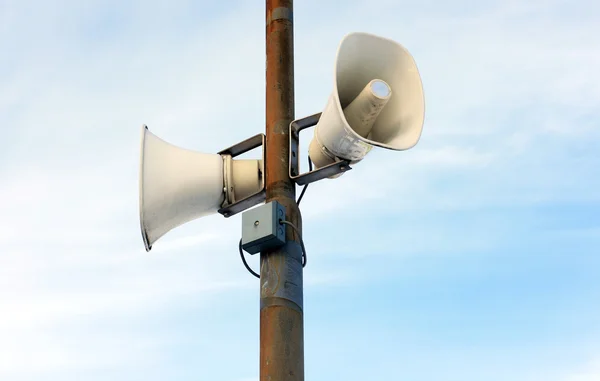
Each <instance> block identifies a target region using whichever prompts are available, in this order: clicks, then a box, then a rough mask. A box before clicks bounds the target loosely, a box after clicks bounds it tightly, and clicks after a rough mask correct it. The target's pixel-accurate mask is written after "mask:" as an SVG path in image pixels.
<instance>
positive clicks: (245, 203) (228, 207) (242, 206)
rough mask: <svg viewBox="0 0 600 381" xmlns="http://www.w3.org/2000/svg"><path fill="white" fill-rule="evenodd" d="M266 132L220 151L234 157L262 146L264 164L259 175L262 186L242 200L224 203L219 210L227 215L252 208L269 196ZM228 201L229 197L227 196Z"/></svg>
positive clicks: (221, 153)
mask: <svg viewBox="0 0 600 381" xmlns="http://www.w3.org/2000/svg"><path fill="white" fill-rule="evenodd" d="M265 141H266V136H265V134H258V135H255V136H253V137H251V138H248V139H246V140H244V141H242V142H240V143H238V144H235V145H233V146H231V147H229V148H227V149H224V150H223V151H221V152H218V154H219V155H221V156H224V155H229V156H231V157H232V158H233V157H236V156H239V155H241V154H243V153H246V152H248V151H250V150H253V149H254V148H257V147H260V146H262V166H261V168H260V172H259V176H260V182H261V188H260V190H259V191H258V192H256V193H254V194H251V195H250V196H248V197H245V198H243V199H241V200H238V201H236V202H234V203H231V204H225V205H223V206H222V207H221V208H220V209H219V210H218V212H219V213H220V214H222V215H223V216H225V217H231V216H233V215H235V214H237V213H240V212H243V211H244V210H246V209H248V208H251V207H253V206H255V205H258V204H260V203H262V202H264V201H265V200H266V198H267V194H266V190H265V183H266V182H265V159H266V149H265ZM225 199H226V201H225V203H227V197H226V198H225Z"/></svg>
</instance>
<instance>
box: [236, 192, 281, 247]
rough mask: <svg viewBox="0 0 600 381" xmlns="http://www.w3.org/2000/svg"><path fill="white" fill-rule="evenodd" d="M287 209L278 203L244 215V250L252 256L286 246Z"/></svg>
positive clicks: (255, 209)
mask: <svg viewBox="0 0 600 381" xmlns="http://www.w3.org/2000/svg"><path fill="white" fill-rule="evenodd" d="M280 219H281V220H283V219H285V207H284V206H283V205H281V204H280V203H278V202H277V201H271V202H269V203H267V204H264V205H262V206H259V207H257V208H254V209H250V210H248V211H245V212H244V213H242V249H244V250H245V251H247V252H248V253H250V254H256V253H259V252H261V251H263V250H268V249H274V248H276V247H279V246H282V245H285V225H283V224H280V223H279V220H280Z"/></svg>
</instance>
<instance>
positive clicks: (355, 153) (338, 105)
mask: <svg viewBox="0 0 600 381" xmlns="http://www.w3.org/2000/svg"><path fill="white" fill-rule="evenodd" d="M424 113H425V103H424V99H423V86H422V83H421V77H420V76H419V71H418V70H417V66H416V64H415V62H414V60H413V58H412V56H411V55H410V53H409V52H408V50H406V49H405V48H404V47H403V46H402V45H400V44H398V43H397V42H394V41H392V40H388V39H386V38H382V37H378V36H374V35H370V34H366V33H351V34H349V35H347V36H345V37H344V39H343V40H342V42H341V43H340V46H339V48H338V52H337V57H336V62H335V75H334V85H333V92H332V93H331V95H330V97H329V100H328V102H327V105H326V107H325V109H324V110H323V112H322V114H321V116H320V118H319V121H318V123H317V125H316V127H315V132H314V137H313V140H312V141H311V143H310V146H309V155H310V158H311V160H312V161H313V163H314V164H315V166H316V167H317V168H319V167H323V166H325V165H328V164H331V163H333V162H335V161H336V160H340V159H341V160H347V161H349V162H351V163H356V162H358V161H360V160H362V159H363V158H364V157H365V155H366V154H367V153H368V152H369V151H370V150H371V148H372V147H373V146H378V147H382V148H387V149H391V150H406V149H409V148H412V147H413V146H414V145H415V144H417V142H418V141H419V138H420V136H421V131H422V128H423V121H424Z"/></svg>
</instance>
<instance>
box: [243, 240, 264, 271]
mask: <svg viewBox="0 0 600 381" xmlns="http://www.w3.org/2000/svg"><path fill="white" fill-rule="evenodd" d="M239 249H240V257H242V262H243V263H244V266H246V270H248V271H249V272H250V274H252V275H254V276H255V277H257V278H259V279H260V275H258V274H257V273H255V272H254V270H252V269H251V268H250V266H248V262H246V257H244V250H243V249H242V239H241V238H240V244H239Z"/></svg>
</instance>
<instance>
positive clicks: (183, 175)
mask: <svg viewBox="0 0 600 381" xmlns="http://www.w3.org/2000/svg"><path fill="white" fill-rule="evenodd" d="M260 145H263V146H264V135H262V134H259V135H256V136H254V137H253V138H250V139H248V140H245V141H244V142H241V143H239V144H237V145H235V146H233V147H231V148H228V149H226V150H224V151H221V152H219V153H218V154H209V153H201V152H196V151H191V150H188V149H184V148H180V147H177V146H174V145H172V144H170V143H167V142H165V141H164V140H162V139H160V138H158V137H157V136H156V135H154V134H152V133H151V132H150V131H148V128H147V127H146V126H142V138H141V156H140V179H139V192H140V195H139V196H140V227H141V230H142V237H143V239H144V244H145V246H146V251H150V249H151V248H152V245H153V243H154V242H156V240H158V239H159V238H160V237H162V236H163V235H164V234H166V233H167V232H169V231H170V230H172V229H174V228H176V227H178V226H180V225H182V224H184V223H186V222H189V221H192V220H195V219H197V218H200V217H203V216H207V215H210V214H214V213H217V212H219V213H221V214H223V215H224V216H225V217H229V216H231V215H233V214H235V213H238V212H240V211H242V210H244V209H246V208H248V207H251V206H253V205H256V204H258V203H260V202H262V201H264V176H263V173H264V168H263V163H264V150H263V157H262V159H260V160H233V157H234V156H237V155H239V154H242V153H244V152H247V151H248V150H250V149H253V148H256V147H258V146H260Z"/></svg>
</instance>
